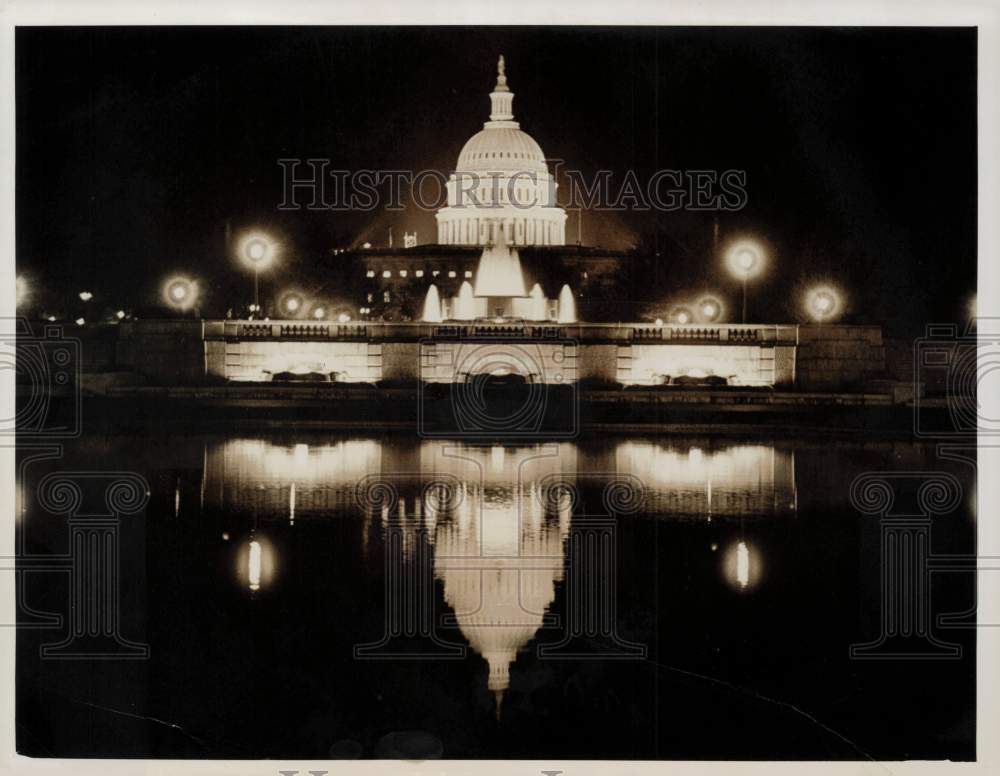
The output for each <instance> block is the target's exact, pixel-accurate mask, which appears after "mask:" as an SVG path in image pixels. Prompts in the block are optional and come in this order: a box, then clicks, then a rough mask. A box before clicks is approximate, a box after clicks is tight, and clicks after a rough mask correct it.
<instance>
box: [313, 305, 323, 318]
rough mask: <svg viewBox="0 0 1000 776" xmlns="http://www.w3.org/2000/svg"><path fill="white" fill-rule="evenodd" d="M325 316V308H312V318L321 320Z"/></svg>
mask: <svg viewBox="0 0 1000 776" xmlns="http://www.w3.org/2000/svg"><path fill="white" fill-rule="evenodd" d="M325 317H326V310H324V309H323V308H322V307H317V308H316V309H314V310H313V318H315V319H316V320H317V321H321V320H323V319H324V318H325Z"/></svg>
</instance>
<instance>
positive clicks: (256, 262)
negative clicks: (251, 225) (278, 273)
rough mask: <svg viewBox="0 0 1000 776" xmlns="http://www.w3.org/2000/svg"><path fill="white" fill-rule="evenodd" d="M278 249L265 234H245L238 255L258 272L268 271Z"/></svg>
mask: <svg viewBox="0 0 1000 776" xmlns="http://www.w3.org/2000/svg"><path fill="white" fill-rule="evenodd" d="M277 252H278V247H277V245H276V244H275V242H274V240H272V239H271V238H270V237H269V236H268V235H266V234H264V233H263V232H250V233H248V234H245V235H244V236H243V237H242V239H241V240H240V243H239V248H238V250H237V253H238V255H239V257H240V258H241V259H243V261H244V263H246V264H247V265H249V266H250V267H251V268H253V269H254V270H256V271H259V270H262V269H266V268H267V267H268V266H270V264H271V261H272V260H273V259H274V258H275V256H276V254H277Z"/></svg>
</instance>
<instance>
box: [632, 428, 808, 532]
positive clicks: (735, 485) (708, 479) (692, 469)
mask: <svg viewBox="0 0 1000 776" xmlns="http://www.w3.org/2000/svg"><path fill="white" fill-rule="evenodd" d="M615 468H616V470H617V471H619V472H622V473H628V474H632V475H634V476H636V477H638V478H639V479H640V480H642V482H643V483H644V485H645V488H646V505H645V509H646V510H647V511H649V512H651V513H654V514H655V513H659V514H691V515H709V516H711V515H720V516H725V515H742V514H748V513H752V514H762V515H763V514H774V513H776V512H784V511H794V510H795V497H794V496H795V475H794V463H793V458H792V453H791V451H788V450H781V449H777V448H775V447H774V446H772V445H733V446H728V447H721V448H718V449H714V450H713V449H710V448H702V447H695V446H691V447H688V446H686V445H685V446H683V447H680V446H678V447H671V446H669V445H665V444H661V443H654V442H645V441H628V442H622V443H620V444H619V445H618V446H617V448H616V450H615Z"/></svg>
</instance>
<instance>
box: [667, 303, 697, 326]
mask: <svg viewBox="0 0 1000 776" xmlns="http://www.w3.org/2000/svg"><path fill="white" fill-rule="evenodd" d="M670 318H671V320H673V322H674V323H679V324H681V325H684V324H688V323H691V321H692V320H694V316H693V315H692V314H691V311H690V310H689V309H688V308H687V307H675V308H674V309H673V311H672V312H671V313H670Z"/></svg>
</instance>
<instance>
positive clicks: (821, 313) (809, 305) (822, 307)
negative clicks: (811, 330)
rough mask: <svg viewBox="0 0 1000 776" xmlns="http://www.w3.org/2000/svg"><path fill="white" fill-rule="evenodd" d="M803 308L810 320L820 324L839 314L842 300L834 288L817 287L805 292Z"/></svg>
mask: <svg viewBox="0 0 1000 776" xmlns="http://www.w3.org/2000/svg"><path fill="white" fill-rule="evenodd" d="M805 307H806V312H807V313H808V314H809V317H810V318H812V319H813V320H814V321H816V322H817V323H822V322H823V321H829V320H831V319H833V318H835V317H837V315H839V314H840V312H841V308H842V307H843V300H842V299H841V296H840V294H839V293H838V291H837V290H836V289H835V288H831V287H829V286H817V287H815V288H811V289H809V291H807V292H806V298H805Z"/></svg>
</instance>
